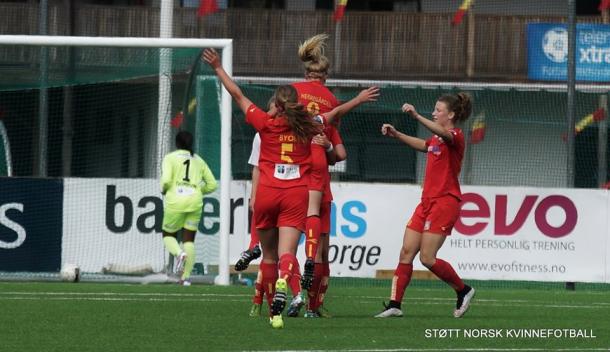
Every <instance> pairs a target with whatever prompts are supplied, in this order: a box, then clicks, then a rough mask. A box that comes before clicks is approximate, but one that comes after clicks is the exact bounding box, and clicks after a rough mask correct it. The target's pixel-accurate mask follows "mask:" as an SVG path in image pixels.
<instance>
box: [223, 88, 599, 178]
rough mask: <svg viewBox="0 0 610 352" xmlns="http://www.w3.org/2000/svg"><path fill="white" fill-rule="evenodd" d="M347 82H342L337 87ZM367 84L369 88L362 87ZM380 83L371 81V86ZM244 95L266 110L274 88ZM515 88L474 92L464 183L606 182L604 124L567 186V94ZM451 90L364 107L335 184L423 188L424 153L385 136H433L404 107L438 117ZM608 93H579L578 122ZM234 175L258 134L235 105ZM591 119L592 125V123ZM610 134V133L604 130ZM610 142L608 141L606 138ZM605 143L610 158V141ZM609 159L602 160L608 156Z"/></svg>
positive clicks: (579, 141)
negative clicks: (385, 130) (389, 131)
mask: <svg viewBox="0 0 610 352" xmlns="http://www.w3.org/2000/svg"><path fill="white" fill-rule="evenodd" d="M337 82H339V83H341V81H337ZM358 84H359V85H360V86H367V84H366V82H359V83H358ZM372 84H373V82H370V85H372ZM241 88H242V90H243V91H244V94H245V95H246V96H248V97H249V98H250V99H252V101H254V102H255V103H256V104H257V105H259V106H266V104H267V101H268V99H269V98H270V97H271V95H272V94H273V89H274V88H275V86H274V85H261V84H242V85H241ZM331 88H332V90H333V91H334V93H335V94H336V96H337V97H338V98H339V99H340V100H341V101H347V100H349V99H351V98H352V97H354V96H355V95H356V94H357V93H358V92H359V90H360V89H361V88H355V87H352V88H350V87H345V86H344V84H341V86H337V87H331ZM527 89H528V90H524V88H523V87H522V86H518V85H516V86H515V87H514V88H509V89H502V90H499V89H495V88H492V87H491V86H486V85H485V84H481V85H480V86H474V89H473V88H470V89H469V90H465V91H466V92H468V93H470V94H471V96H472V97H473V101H474V111H473V114H472V116H471V118H470V119H469V120H468V121H467V122H466V123H465V124H464V125H463V126H461V128H462V129H464V131H465V132H466V134H467V138H468V141H467V142H468V145H467V151H466V156H465V160H464V165H463V169H462V183H463V184H468V185H495V186H535V187H572V186H575V187H586V188H596V187H598V186H599V185H600V184H604V183H605V182H606V181H607V180H602V179H598V171H599V170H598V168H599V166H598V158H599V157H600V155H599V153H601V152H599V151H598V149H599V148H600V146H599V145H598V144H599V143H598V138H597V136H598V133H599V128H600V126H605V125H600V122H598V121H595V120H591V121H589V122H588V123H585V124H584V126H585V127H584V129H583V130H582V131H580V133H578V134H577V135H576V148H575V165H574V167H573V171H574V173H575V182H574V185H570V184H568V165H567V158H568V155H567V153H568V150H567V143H566V136H567V117H566V114H567V113H566V109H567V108H566V99H567V93H565V92H561V91H549V90H543V89H537V88H536V87H535V86H530V87H527ZM458 91H460V90H458V89H456V88H445V87H435V88H428V87H401V86H400V83H399V82H397V83H396V85H395V86H392V85H387V86H384V87H383V88H382V89H381V97H380V98H379V101H377V102H375V103H371V104H367V105H363V106H361V107H359V108H357V109H356V110H354V111H353V112H351V113H349V114H348V115H347V116H346V117H344V118H343V119H342V121H341V128H340V132H341V135H342V137H343V140H344V143H345V146H346V149H347V152H348V159H347V161H346V167H345V169H344V170H343V171H342V172H336V173H334V176H335V179H336V180H341V181H359V182H421V180H422V178H423V173H424V163H425V155H423V154H421V153H416V152H415V151H413V150H412V149H410V148H408V147H406V146H404V145H402V144H400V143H399V142H397V141H395V140H391V139H388V138H386V137H384V136H382V135H381V134H380V127H381V125H382V124H383V123H392V124H394V125H395V127H397V128H398V129H399V130H401V131H403V132H406V133H408V134H410V135H416V136H419V137H421V138H428V137H429V136H430V133H429V132H428V131H427V130H425V129H424V128H423V127H422V126H421V125H420V126H418V124H417V123H415V121H414V120H412V119H411V118H409V117H408V116H407V115H406V114H404V113H402V112H401V111H400V108H401V106H402V104H403V103H404V102H409V103H411V104H414V105H415V106H416V108H417V109H418V111H419V112H420V113H421V114H423V115H425V116H428V117H431V114H432V109H433V107H434V104H435V102H436V99H437V98H438V97H439V96H441V95H442V94H445V93H451V92H458ZM602 96H603V94H599V93H585V92H578V93H577V95H576V99H575V102H576V105H575V111H576V121H577V122H579V121H580V120H585V119H586V116H587V115H590V114H592V113H593V112H595V111H596V110H598V109H599V108H600V104H599V101H600V97H602ZM233 114H234V115H233V126H234V128H233V159H234V160H239V163H235V162H234V163H233V171H234V176H235V177H237V178H240V177H242V175H245V177H244V178H248V177H249V176H248V175H249V174H248V167H247V165H246V162H245V161H246V160H247V157H248V155H249V153H250V143H251V141H252V137H253V135H254V130H253V129H252V128H251V127H250V126H247V125H246V124H245V123H244V122H243V114H241V112H240V111H239V110H238V108H237V107H236V106H234V107H233ZM589 120H590V119H589ZM475 122H482V123H483V124H484V129H485V137H484V139H483V140H482V141H480V142H476V141H473V140H471V139H470V132H471V130H472V128H473V125H474V124H475ZM602 128H607V127H602ZM606 138H607V137H606ZM604 145H605V148H606V153H607V152H608V147H607V145H608V143H605V144H603V145H602V149H603V146H604ZM602 157H603V155H602Z"/></svg>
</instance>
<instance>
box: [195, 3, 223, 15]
mask: <svg viewBox="0 0 610 352" xmlns="http://www.w3.org/2000/svg"><path fill="white" fill-rule="evenodd" d="M217 11H218V4H217V3H216V0H200V2H199V10H198V11H197V16H200V17H201V16H206V15H211V14H213V13H214V12H217Z"/></svg>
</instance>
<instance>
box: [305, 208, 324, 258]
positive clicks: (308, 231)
mask: <svg viewBox="0 0 610 352" xmlns="http://www.w3.org/2000/svg"><path fill="white" fill-rule="evenodd" d="M319 242H320V216H319V215H310V216H308V217H307V219H306V220H305V256H306V257H307V258H315V257H316V253H317V252H318V245H319Z"/></svg>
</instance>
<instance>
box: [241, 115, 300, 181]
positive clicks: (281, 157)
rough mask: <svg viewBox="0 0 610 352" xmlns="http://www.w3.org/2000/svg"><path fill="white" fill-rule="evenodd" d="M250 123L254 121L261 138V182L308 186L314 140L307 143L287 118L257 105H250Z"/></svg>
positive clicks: (248, 121)
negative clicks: (301, 141) (300, 137)
mask: <svg viewBox="0 0 610 352" xmlns="http://www.w3.org/2000/svg"><path fill="white" fill-rule="evenodd" d="M246 122H247V123H249V124H251V125H252V126H253V127H254V128H255V129H256V130H257V131H258V133H259V134H260V137H261V147H260V148H261V150H260V157H259V161H258V167H259V169H260V181H259V182H260V184H261V185H266V186H269V187H275V188H290V187H297V186H307V185H308V184H309V171H310V164H311V160H310V155H311V149H310V145H311V140H308V141H306V142H305V143H299V142H297V138H296V136H295V135H294V133H293V132H292V130H291V129H290V126H289V125H288V122H287V121H286V119H285V118H284V117H282V116H278V117H273V116H271V115H268V114H267V113H266V112H264V111H262V110H261V109H259V108H258V107H257V106H256V105H254V104H252V105H250V106H249V107H248V111H247V113H246Z"/></svg>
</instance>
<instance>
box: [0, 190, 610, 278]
mask: <svg viewBox="0 0 610 352" xmlns="http://www.w3.org/2000/svg"><path fill="white" fill-rule="evenodd" d="M364 185H365V184H362V183H345V182H337V183H334V184H333V190H334V196H335V199H334V203H333V206H332V224H331V234H330V235H331V249H330V254H329V256H330V261H331V263H332V264H331V275H332V276H342V277H376V275H377V273H378V272H380V271H383V270H391V269H393V268H394V266H395V265H396V260H397V257H398V251H399V246H400V243H401V241H402V233H403V229H404V226H405V224H406V222H407V220H408V218H409V216H410V214H411V212H412V211H413V209H414V208H415V206H416V205H417V203H418V201H419V196H420V192H421V189H420V187H419V186H417V185H395V184H366V187H363V186H364ZM0 188H1V189H3V190H7V191H3V192H1V193H0V225H1V226H0V247H1V249H0V251H2V252H3V253H2V255H1V256H0V258H1V259H0V271H2V272H15V271H32V272H57V271H59V268H60V266H61V264H62V263H76V264H78V265H79V266H80V267H81V268H82V270H83V271H84V272H90V273H101V272H103V271H104V267H107V266H108V265H110V264H114V265H124V266H130V267H138V266H143V265H147V266H148V265H150V267H152V268H153V271H157V272H158V271H162V270H163V268H164V266H165V262H166V258H165V255H164V249H163V244H162V241H161V240H160V226H161V220H162V210H163V209H162V201H161V198H160V195H159V193H158V185H157V181H156V180H153V179H139V180H125V179H81V178H67V179H63V180H62V179H57V180H51V179H27V178H25V179H23V178H1V179H0ZM249 188H250V185H249V182H247V181H233V184H232V187H231V214H230V215H231V216H230V218H231V226H230V233H231V235H230V240H229V241H230V262H231V263H233V262H235V261H236V260H237V258H238V257H239V254H240V252H241V251H242V250H243V249H244V248H245V247H246V246H247V243H248V241H249V235H248V228H249V227H248V226H247V220H248V210H247V196H248V195H249ZM84 190H89V191H88V192H84ZM91 190H95V192H91ZM463 192H464V205H463V207H462V212H461V217H460V219H459V221H458V222H457V224H456V227H455V229H454V231H453V235H452V236H451V237H449V238H448V239H447V243H446V245H445V246H444V247H443V248H442V249H441V251H440V252H439V257H441V258H444V259H447V260H449V261H450V262H451V263H453V264H454V266H455V268H456V270H457V271H458V272H459V273H460V274H461V275H462V276H463V277H464V278H467V279H481V280H526V281H527V280H529V281H555V282H606V283H608V282H610V263H608V262H607V261H606V258H607V257H608V256H609V255H610V241H608V238H609V237H610V224H609V223H608V221H607V219H606V217H604V216H599V214H607V213H608V211H610V209H609V208H610V194H609V193H608V191H606V190H583V189H561V188H543V189H540V188H517V187H475V186H468V187H464V188H463ZM43 193H44V194H46V195H48V196H47V197H43V198H40V197H39V196H38V195H40V194H43ZM218 207H219V201H218V194H217V193H216V194H212V195H211V196H210V197H206V198H205V202H204V213H203V218H202V221H201V223H200V226H199V233H200V236H198V238H197V241H196V247H197V256H198V261H202V262H203V264H204V266H208V267H212V266H216V265H217V264H218V242H219V241H218V236H217V233H218V230H219V218H218V215H219V212H218V209H219V208H218ZM82 214H87V216H86V221H83V218H82V216H83V215H82ZM299 256H300V260H303V259H304V258H303V250H302V249H301V248H299ZM415 269H416V270H425V268H424V267H423V266H422V265H421V264H420V263H419V262H418V261H417V260H416V262H415Z"/></svg>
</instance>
